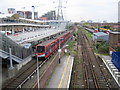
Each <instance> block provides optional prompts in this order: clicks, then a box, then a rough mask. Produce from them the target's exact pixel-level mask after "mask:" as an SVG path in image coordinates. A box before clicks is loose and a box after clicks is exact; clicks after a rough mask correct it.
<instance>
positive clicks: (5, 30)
mask: <svg viewBox="0 0 120 90" xmlns="http://www.w3.org/2000/svg"><path fill="white" fill-rule="evenodd" d="M5 35H6V36H7V27H6V28H5Z"/></svg>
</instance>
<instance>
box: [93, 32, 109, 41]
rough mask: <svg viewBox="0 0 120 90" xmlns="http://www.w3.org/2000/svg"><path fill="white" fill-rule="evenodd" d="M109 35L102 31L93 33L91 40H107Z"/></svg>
mask: <svg viewBox="0 0 120 90" xmlns="http://www.w3.org/2000/svg"><path fill="white" fill-rule="evenodd" d="M108 38H109V35H108V34H106V33H104V32H97V33H93V35H92V40H93V41H96V42H101V41H108Z"/></svg>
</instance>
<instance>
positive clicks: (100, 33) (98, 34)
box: [93, 32, 108, 36]
mask: <svg viewBox="0 0 120 90" xmlns="http://www.w3.org/2000/svg"><path fill="white" fill-rule="evenodd" d="M93 35H95V36H106V35H108V34H106V33H104V32H97V33H93Z"/></svg>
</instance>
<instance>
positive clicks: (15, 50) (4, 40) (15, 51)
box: [0, 33, 33, 59]
mask: <svg viewBox="0 0 120 90" xmlns="http://www.w3.org/2000/svg"><path fill="white" fill-rule="evenodd" d="M0 41H1V42H0V44H1V45H0V49H1V50H3V51H5V52H7V53H9V48H11V51H12V52H11V53H12V55H14V56H16V57H19V58H21V59H25V58H27V57H28V56H30V55H32V53H33V50H32V45H31V46H30V47H29V48H28V49H27V48H25V47H22V46H20V45H19V44H17V43H16V42H14V41H13V40H11V39H10V38H8V37H7V36H5V35H4V34H2V33H0Z"/></svg>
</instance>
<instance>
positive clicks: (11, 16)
mask: <svg viewBox="0 0 120 90" xmlns="http://www.w3.org/2000/svg"><path fill="white" fill-rule="evenodd" d="M0 18H10V19H19V18H20V15H19V14H17V13H16V14H0Z"/></svg>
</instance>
